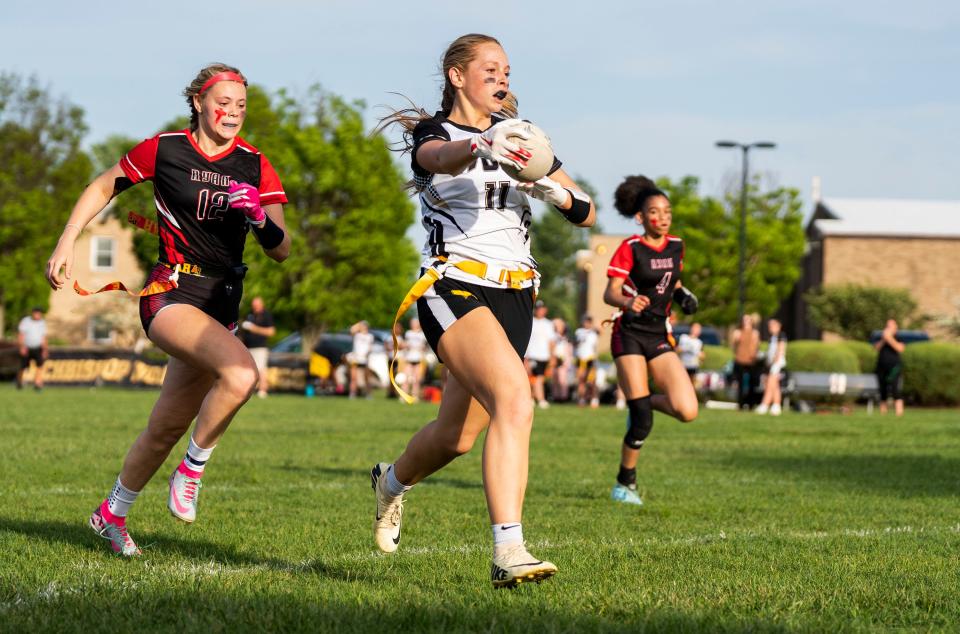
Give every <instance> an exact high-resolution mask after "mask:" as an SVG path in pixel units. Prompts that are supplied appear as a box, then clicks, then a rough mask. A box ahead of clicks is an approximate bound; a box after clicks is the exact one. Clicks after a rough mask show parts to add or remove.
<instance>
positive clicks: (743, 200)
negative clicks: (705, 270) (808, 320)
mask: <svg viewBox="0 0 960 634" xmlns="http://www.w3.org/2000/svg"><path fill="white" fill-rule="evenodd" d="M716 146H717V147H720V148H740V149H741V150H743V173H742V174H741V177H742V179H741V181H740V263H739V266H738V267H737V280H738V283H739V286H740V303H739V313H738V315H737V318H738V319H742V318H743V313H744V312H745V310H746V303H747V282H746V273H745V268H746V261H747V181H748V176H747V173H748V171H749V169H750V164H749V160H748V158H747V154H748V153H749V152H750V148H754V147H755V148H761V149H764V150H772V149H773V148H775V147H777V144H776V143H771V142H770V141H754V142H753V143H738V142H737V141H717V143H716Z"/></svg>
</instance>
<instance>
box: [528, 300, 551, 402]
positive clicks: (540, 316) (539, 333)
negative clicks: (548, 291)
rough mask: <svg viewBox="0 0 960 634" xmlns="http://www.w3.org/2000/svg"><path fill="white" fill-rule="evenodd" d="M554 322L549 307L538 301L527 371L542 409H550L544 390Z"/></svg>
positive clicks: (535, 396)
mask: <svg viewBox="0 0 960 634" xmlns="http://www.w3.org/2000/svg"><path fill="white" fill-rule="evenodd" d="M555 335H556V332H555V331H554V328H553V322H552V321H550V320H549V319H548V318H547V305H546V304H544V303H543V301H542V300H539V299H538V300H537V302H536V303H535V304H534V306H533V328H532V329H531V330H530V343H529V344H528V345H527V354H526V360H527V371H528V372H529V373H530V377H531V389H532V392H533V400H535V401H536V402H537V406H538V407H540V409H546V408H548V407H550V403H548V402H547V397H546V394H545V393H544V389H543V380H544V376H545V375H546V374H547V368H549V367H550V366H551V365H552V360H553V347H554V337H555Z"/></svg>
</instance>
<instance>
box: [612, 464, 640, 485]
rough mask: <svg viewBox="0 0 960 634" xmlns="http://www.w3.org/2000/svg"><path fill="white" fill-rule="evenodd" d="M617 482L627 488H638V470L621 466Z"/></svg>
mask: <svg viewBox="0 0 960 634" xmlns="http://www.w3.org/2000/svg"><path fill="white" fill-rule="evenodd" d="M617 482H619V483H620V484H622V485H623V486H625V487H630V488H635V487H636V486H637V468H636V467H633V468H630V469H628V468H626V467H624V466H623V465H620V473H618V474H617Z"/></svg>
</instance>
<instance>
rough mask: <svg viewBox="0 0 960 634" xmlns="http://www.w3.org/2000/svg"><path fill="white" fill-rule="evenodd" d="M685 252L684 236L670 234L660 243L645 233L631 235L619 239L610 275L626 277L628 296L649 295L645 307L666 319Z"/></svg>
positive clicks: (608, 269) (652, 313)
mask: <svg viewBox="0 0 960 634" xmlns="http://www.w3.org/2000/svg"><path fill="white" fill-rule="evenodd" d="M683 255H684V247H683V240H682V239H680V238H678V237H677V236H671V235H667V236H666V239H665V240H664V241H663V244H662V245H660V246H659V247H654V246H652V245H651V244H650V243H649V242H647V241H646V239H645V238H644V237H643V236H631V237H629V238H627V239H626V240H624V241H623V242H622V243H620V246H619V247H618V248H617V250H616V252H615V253H614V254H613V257H612V258H611V259H610V266H608V267H607V277H619V278H622V279H623V280H625V281H624V284H623V286H624V296H625V297H633V296H635V295H645V296H646V297H648V298H649V299H650V305H649V306H647V308H645V309H644V310H643V312H644V313H645V314H648V315H653V316H656V317H660V318H663V319H666V318H667V317H669V316H670V305H671V303H672V301H673V290H674V289H675V288H676V286H677V282H679V281H680V273H681V272H682V271H683Z"/></svg>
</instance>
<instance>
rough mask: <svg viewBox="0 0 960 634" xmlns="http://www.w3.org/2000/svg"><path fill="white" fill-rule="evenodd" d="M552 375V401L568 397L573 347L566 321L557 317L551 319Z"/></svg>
mask: <svg viewBox="0 0 960 634" xmlns="http://www.w3.org/2000/svg"><path fill="white" fill-rule="evenodd" d="M553 329H554V334H553V376H552V377H551V378H550V386H551V391H552V393H553V401H554V402H555V403H556V402H559V401H566V400H569V398H570V381H569V379H570V369H571V368H572V367H573V347H572V346H571V345H570V340H569V339H567V322H565V321H563V320H562V319H560V318H559V317H557V318H556V319H554V320H553Z"/></svg>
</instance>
